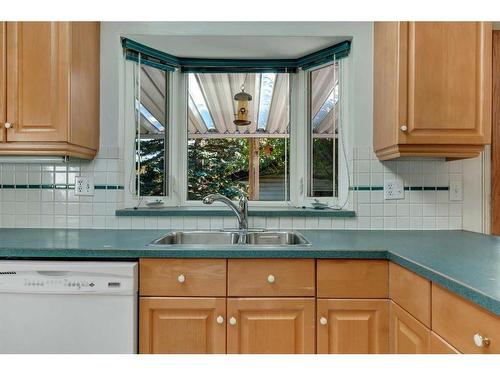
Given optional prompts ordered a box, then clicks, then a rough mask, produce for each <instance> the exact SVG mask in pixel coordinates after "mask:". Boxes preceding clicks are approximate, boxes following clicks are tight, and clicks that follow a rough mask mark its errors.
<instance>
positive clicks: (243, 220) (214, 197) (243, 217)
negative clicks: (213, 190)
mask: <svg viewBox="0 0 500 375" xmlns="http://www.w3.org/2000/svg"><path fill="white" fill-rule="evenodd" d="M214 202H222V203H224V204H226V205H227V206H228V207H229V208H230V209H231V210H232V211H233V212H234V214H235V215H236V217H237V218H238V228H239V229H240V230H247V229H248V199H247V197H245V196H244V195H241V197H240V200H239V202H238V205H236V204H235V203H234V202H233V201H232V200H230V199H229V198H227V197H225V196H224V195H221V194H209V195H207V196H206V197H204V198H203V203H204V204H212V203H214Z"/></svg>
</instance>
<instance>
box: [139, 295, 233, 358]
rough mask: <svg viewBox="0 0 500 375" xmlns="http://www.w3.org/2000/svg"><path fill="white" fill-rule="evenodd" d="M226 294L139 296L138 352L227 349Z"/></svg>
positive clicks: (186, 351) (206, 351)
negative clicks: (197, 296)
mask: <svg viewBox="0 0 500 375" xmlns="http://www.w3.org/2000/svg"><path fill="white" fill-rule="evenodd" d="M225 309H226V299H225V298H164V297H157V298H149V297H141V298H140V312H139V353H141V354H213V353H214V354H224V353H226V322H225Z"/></svg>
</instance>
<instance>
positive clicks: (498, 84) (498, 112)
mask: <svg viewBox="0 0 500 375" xmlns="http://www.w3.org/2000/svg"><path fill="white" fill-rule="evenodd" d="M492 75H493V101H492V102H493V110H492V136H491V233H492V234H496V235H500V31H499V30H495V31H493V73H492Z"/></svg>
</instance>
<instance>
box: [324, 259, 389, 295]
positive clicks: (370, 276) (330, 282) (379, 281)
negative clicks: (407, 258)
mask: <svg viewBox="0 0 500 375" xmlns="http://www.w3.org/2000/svg"><path fill="white" fill-rule="evenodd" d="M388 279H389V265H388V262H387V261H386V260H364V259H318V261H317V284H318V297H321V298H388V297H389V280H388Z"/></svg>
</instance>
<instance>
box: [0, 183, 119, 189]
mask: <svg viewBox="0 0 500 375" xmlns="http://www.w3.org/2000/svg"><path fill="white" fill-rule="evenodd" d="M74 188H75V185H73V184H34V185H24V184H17V185H16V184H0V189H63V190H73V189H74ZM94 189H95V190H124V187H123V186H122V185H95V186H94Z"/></svg>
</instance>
